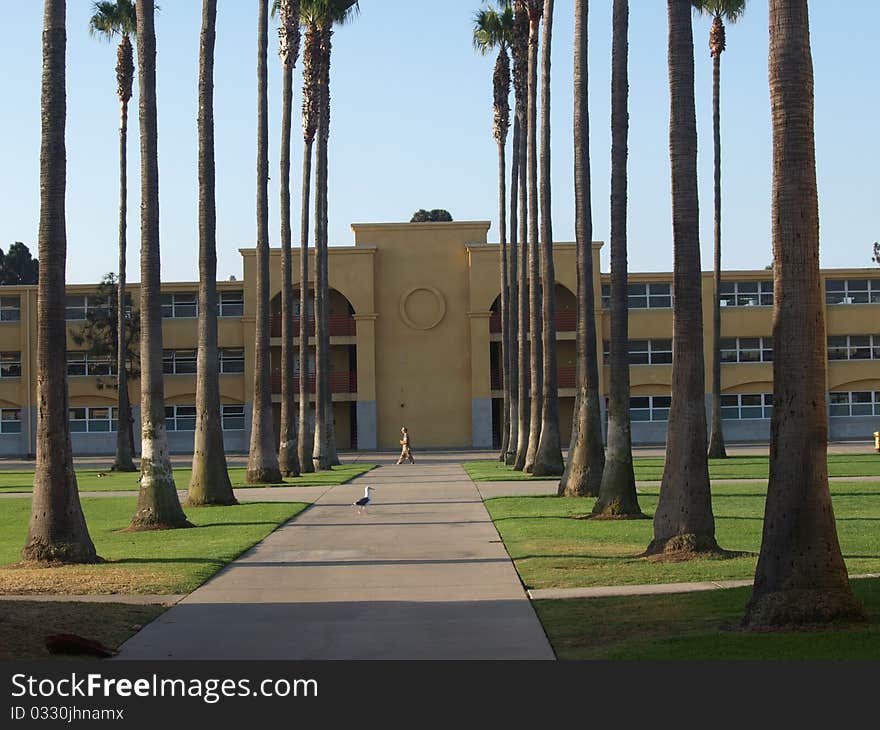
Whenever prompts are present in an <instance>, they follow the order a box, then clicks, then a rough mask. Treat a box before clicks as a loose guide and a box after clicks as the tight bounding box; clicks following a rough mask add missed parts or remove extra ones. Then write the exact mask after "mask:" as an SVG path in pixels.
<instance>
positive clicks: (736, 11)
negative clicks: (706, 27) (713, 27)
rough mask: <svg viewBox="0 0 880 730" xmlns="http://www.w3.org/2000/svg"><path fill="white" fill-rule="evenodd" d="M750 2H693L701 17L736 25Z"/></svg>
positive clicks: (732, 0)
mask: <svg viewBox="0 0 880 730" xmlns="http://www.w3.org/2000/svg"><path fill="white" fill-rule="evenodd" d="M747 4H748V0H691V5H693V7H694V10H696V11H697V13H698V14H699V15H706V16H709V17H712V18H721V20H723V21H725V22H727V23H731V24H733V23H736V21H738V20H739V19H740V18H742V16H743V15H744V14H745V12H746V5H747Z"/></svg>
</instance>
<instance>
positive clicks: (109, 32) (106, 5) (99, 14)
mask: <svg viewBox="0 0 880 730" xmlns="http://www.w3.org/2000/svg"><path fill="white" fill-rule="evenodd" d="M92 10H93V11H94V14H93V15H92V17H91V18H90V19H89V32H90V33H91V34H92V35H98V36H100V37H102V38H104V39H106V40H108V41H109V40H110V39H112V38H115V37H116V36H119V47H118V48H117V50H116V93H117V95H118V96H119V104H120V107H121V112H120V125H119V277H118V282H117V283H118V290H119V294H118V296H117V299H116V318H117V319H116V326H117V332H118V338H119V340H118V341H119V342H125V318H126V312H125V301H126V298H125V255H126V246H127V239H126V219H127V216H128V176H127V172H126V170H127V165H128V102H129V101H130V100H131V87H132V84H133V83H134V58H133V55H134V54H133V50H132V46H131V36H132V34H133V33H135V32H136V30H137V14H136V13H135V7H134V3H133V2H132V1H131V0H115V2H96V3H94V5H93V6H92ZM116 357H117V362H116V372H117V376H116V377H117V387H118V389H119V393H118V403H117V407H118V409H119V419H118V423H119V427H118V428H117V429H116V457H115V459H114V461H113V467H112V468H113V470H114V471H135V465H134V461H133V460H132V448H131V441H130V439H129V435H130V430H129V429H128V428H123V424H130V423H131V403H130V402H129V400H128V383H127V379H126V375H127V373H126V365H127V363H126V361H125V348H124V347H120V348H117V353H116Z"/></svg>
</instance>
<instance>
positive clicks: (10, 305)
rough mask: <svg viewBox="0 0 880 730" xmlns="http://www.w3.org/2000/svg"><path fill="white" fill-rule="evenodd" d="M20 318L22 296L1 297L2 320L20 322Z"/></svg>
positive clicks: (0, 312)
mask: <svg viewBox="0 0 880 730" xmlns="http://www.w3.org/2000/svg"><path fill="white" fill-rule="evenodd" d="M20 319H21V299H20V297H0V322H18V321H19V320H20Z"/></svg>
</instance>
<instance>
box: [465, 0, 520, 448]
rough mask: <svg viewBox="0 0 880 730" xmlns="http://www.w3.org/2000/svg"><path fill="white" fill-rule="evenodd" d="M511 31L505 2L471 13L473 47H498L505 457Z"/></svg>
mask: <svg viewBox="0 0 880 730" xmlns="http://www.w3.org/2000/svg"><path fill="white" fill-rule="evenodd" d="M512 34H513V8H512V7H511V6H510V3H509V2H508V3H505V4H504V5H502V6H501V8H498V9H496V8H494V7H490V8H484V9H483V10H479V11H477V13H476V15H475V16H474V31H473V42H474V48H475V49H476V50H477V51H479V52H480V53H481V54H482V55H484V56H485V55H487V54H488V53H490V52H491V51H493V50H494V49H496V48H497V49H498V59H497V60H496V62H495V72H494V74H493V76H492V81H493V98H494V109H495V114H494V125H493V136H494V137H495V143H496V144H497V145H498V237H499V247H500V249H501V250H500V263H501V266H500V273H501V379H502V384H503V388H504V399H503V402H502V406H501V456H500V461H506V459H507V452H508V439H509V437H510V432H509V425H508V417H509V413H510V404H511V399H512V397H513V395H512V390H511V387H512V386H511V383H512V377H511V369H512V368H511V352H510V348H511V338H510V281H509V272H508V251H507V220H506V218H507V181H506V179H505V176H506V168H507V165H506V153H505V148H506V146H507V130H508V129H509V128H510V102H509V99H510V56H509V55H508V49H509V48H510V41H511V37H512Z"/></svg>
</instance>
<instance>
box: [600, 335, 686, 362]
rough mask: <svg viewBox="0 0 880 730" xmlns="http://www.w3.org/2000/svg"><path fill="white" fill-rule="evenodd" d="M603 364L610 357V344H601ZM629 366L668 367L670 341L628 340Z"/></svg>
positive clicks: (608, 360)
mask: <svg viewBox="0 0 880 730" xmlns="http://www.w3.org/2000/svg"><path fill="white" fill-rule="evenodd" d="M602 344H603V350H604V353H603V354H604V362H605V364H606V365H607V364H608V363H609V362H610V357H611V343H610V342H609V341H608V340H605V341H604V342H603V343H602ZM628 357H629V364H630V365H669V364H670V363H671V362H672V340H630V341H629V347H628Z"/></svg>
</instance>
